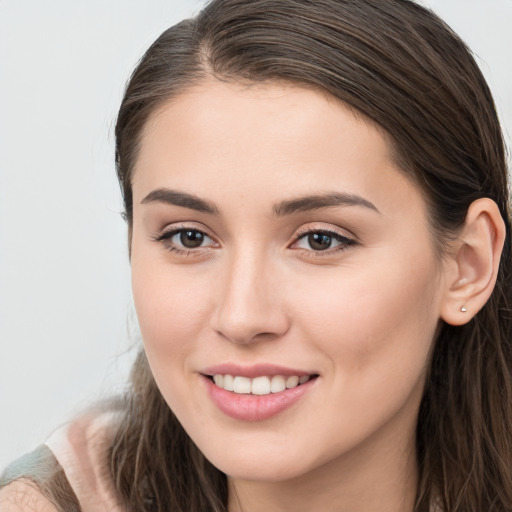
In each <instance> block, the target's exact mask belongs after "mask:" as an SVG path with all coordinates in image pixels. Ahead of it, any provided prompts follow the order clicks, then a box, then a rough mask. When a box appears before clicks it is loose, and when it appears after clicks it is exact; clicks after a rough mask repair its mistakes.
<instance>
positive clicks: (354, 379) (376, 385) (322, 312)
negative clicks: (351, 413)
mask: <svg viewBox="0 0 512 512" xmlns="http://www.w3.org/2000/svg"><path fill="white" fill-rule="evenodd" d="M408 261H409V264H406V263H407V262H405V261H400V259H399V258H397V257H396V254H395V258H392V259H391V258H390V259H388V260H386V258H385V257H382V262H383V265H382V266H381V265H373V266H370V265H367V266H365V272H364V273H358V272H356V271H355V269H353V268H352V269H351V268H346V269H336V272H337V273H338V275H337V276H330V278H327V277H326V279H325V282H323V283H322V282H320V283H319V282H317V283H316V285H317V286H315V287H314V288H313V289H311V291H310V292H309V293H307V294H304V295H303V296H302V297H303V299H302V300H301V304H300V308H301V311H302V312H303V314H302V315H300V316H301V317H302V318H304V319H305V320H303V323H302V327H303V331H304V337H305V338H306V339H309V340H315V341H314V343H315V344H316V345H317V348H318V349H319V350H321V351H322V352H324V354H325V355H326V356H327V358H328V359H329V361H330V366H331V370H332V371H331V372H330V373H329V374H330V375H332V379H333V383H334V387H335V388H337V389H340V390H342V391H341V393H342V394H344V400H345V401H347V400H348V401H352V400H353V401H354V403H355V404H357V403H358V404H365V403H366V404H367V405H370V403H371V404H376V405H377V406H379V404H382V406H384V404H386V403H387V404H388V405H389V404H390V400H396V403H397V404H398V403H399V402H400V401H401V400H402V401H403V400H404V399H405V398H406V396H407V393H410V392H411V390H412V389H413V388H414V387H415V386H416V384H417V383H418V382H419V381H421V379H422V378H423V376H424V373H425V370H426V367H427V365H428V360H429V354H430V350H431V346H432V340H433V338H434V333H435V330H436V327H437V323H438V312H437V307H436V302H437V300H438V297H437V294H438V293H439V292H438V290H439V289H440V287H439V283H438V281H437V277H436V276H437V275H438V269H437V265H436V262H435V261H434V259H433V258H431V259H430V258H428V259H427V258H425V256H423V258H418V259H417V260H416V261H417V265H415V266H414V267H413V268H411V265H410V260H408ZM306 312H307V314H306ZM390 397H393V398H390Z"/></svg>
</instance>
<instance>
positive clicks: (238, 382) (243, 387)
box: [233, 376, 251, 394]
mask: <svg viewBox="0 0 512 512" xmlns="http://www.w3.org/2000/svg"><path fill="white" fill-rule="evenodd" d="M233 391H234V392H235V393H240V394H246V393H250V392H251V379H249V378H248V377H238V376H237V377H235V378H234V379H233Z"/></svg>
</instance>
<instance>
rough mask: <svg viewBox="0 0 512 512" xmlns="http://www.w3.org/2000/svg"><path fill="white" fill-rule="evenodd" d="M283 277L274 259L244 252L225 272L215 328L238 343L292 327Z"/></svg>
mask: <svg viewBox="0 0 512 512" xmlns="http://www.w3.org/2000/svg"><path fill="white" fill-rule="evenodd" d="M282 285H283V279H282V278H281V277H280V274H279V269H277V268H276V264H275V263H273V262H272V261H271V259H270V258H264V257H262V256H261V255H260V256H258V255H257V254H255V252H249V251H244V253H243V254H242V253H239V254H238V255H234V256H233V257H232V258H231V261H230V262H229V264H226V265H225V267H224V268H223V271H222V277H221V283H220V286H219V289H218V295H217V297H216V299H215V300H216V307H215V311H214V314H213V316H212V328H213V329H214V330H215V331H216V332H217V333H218V334H219V335H220V336H222V337H223V338H225V339H227V340H229V341H231V342H233V343H238V344H247V343H251V342H255V341H258V340H273V339H277V338H279V337H281V336H283V335H284V334H285V333H286V332H287V331H288V329H289V327H290V321H289V318H288V315H287V313H286V311H285V307H284V304H283V300H282V298H283V297H284V293H283V292H284V289H283V286H282Z"/></svg>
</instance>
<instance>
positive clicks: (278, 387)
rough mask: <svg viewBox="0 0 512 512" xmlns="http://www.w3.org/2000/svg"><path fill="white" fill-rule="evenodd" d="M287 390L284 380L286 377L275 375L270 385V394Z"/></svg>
mask: <svg viewBox="0 0 512 512" xmlns="http://www.w3.org/2000/svg"><path fill="white" fill-rule="evenodd" d="M285 389H286V382H285V380H284V377H283V376H282V375H274V377H272V381H271V383H270V392H271V393H279V392H280V391H284V390H285Z"/></svg>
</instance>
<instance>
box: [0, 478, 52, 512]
mask: <svg viewBox="0 0 512 512" xmlns="http://www.w3.org/2000/svg"><path fill="white" fill-rule="evenodd" d="M0 510H1V511H2V512H58V509H57V507H56V506H55V505H54V504H53V503H52V502H51V501H50V500H49V499H48V498H46V497H45V496H44V495H43V494H42V493H41V491H40V490H39V488H38V487H37V485H36V484H35V483H34V482H32V481H31V480H28V479H27V478H21V479H19V480H15V481H14V482H11V483H10V484H8V485H6V486H5V487H3V488H1V489H0Z"/></svg>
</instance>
